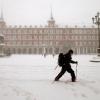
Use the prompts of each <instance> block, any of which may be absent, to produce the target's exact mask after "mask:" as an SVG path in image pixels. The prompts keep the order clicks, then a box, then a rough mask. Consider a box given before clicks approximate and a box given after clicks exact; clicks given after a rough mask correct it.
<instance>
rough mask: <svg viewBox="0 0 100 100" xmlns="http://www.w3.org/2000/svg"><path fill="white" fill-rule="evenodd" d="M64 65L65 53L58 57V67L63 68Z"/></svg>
mask: <svg viewBox="0 0 100 100" xmlns="http://www.w3.org/2000/svg"><path fill="white" fill-rule="evenodd" d="M63 64H64V54H63V53H60V54H59V56H58V65H59V66H60V67H62V66H63Z"/></svg>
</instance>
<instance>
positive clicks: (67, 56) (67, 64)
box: [55, 50, 78, 82]
mask: <svg viewBox="0 0 100 100" xmlns="http://www.w3.org/2000/svg"><path fill="white" fill-rule="evenodd" d="M72 54H73V50H69V51H68V53H66V54H65V55H64V62H65V63H64V64H63V65H62V69H61V72H60V73H59V74H58V75H57V76H56V78H55V81H58V80H59V79H60V78H61V77H62V75H63V74H64V73H65V72H66V71H67V72H68V73H70V74H71V80H72V82H75V80H76V77H75V73H74V71H73V69H72V68H71V65H70V63H73V64H77V63H78V62H77V61H73V60H72V57H71V56H72Z"/></svg>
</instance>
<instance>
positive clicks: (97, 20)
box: [92, 12, 100, 56]
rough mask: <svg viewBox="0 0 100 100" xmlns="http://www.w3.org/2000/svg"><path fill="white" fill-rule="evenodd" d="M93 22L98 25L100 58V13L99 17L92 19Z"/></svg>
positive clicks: (99, 54) (99, 53)
mask: <svg viewBox="0 0 100 100" xmlns="http://www.w3.org/2000/svg"><path fill="white" fill-rule="evenodd" d="M92 21H93V24H96V25H97V27H98V43H99V45H98V48H97V52H98V56H100V13H99V12H98V13H97V15H96V16H95V17H92Z"/></svg>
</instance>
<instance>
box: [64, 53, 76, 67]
mask: <svg viewBox="0 0 100 100" xmlns="http://www.w3.org/2000/svg"><path fill="white" fill-rule="evenodd" d="M64 60H65V63H64V65H67V66H69V67H71V66H70V63H76V61H73V60H72V57H71V54H70V53H67V54H65V55H64Z"/></svg>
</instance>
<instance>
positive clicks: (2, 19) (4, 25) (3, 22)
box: [0, 8, 6, 29]
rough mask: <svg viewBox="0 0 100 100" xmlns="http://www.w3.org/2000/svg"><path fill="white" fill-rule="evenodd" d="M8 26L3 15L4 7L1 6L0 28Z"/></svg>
mask: <svg viewBox="0 0 100 100" xmlns="http://www.w3.org/2000/svg"><path fill="white" fill-rule="evenodd" d="M2 28H6V23H5V21H4V17H3V9H2V8H1V15H0V29H2Z"/></svg>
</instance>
